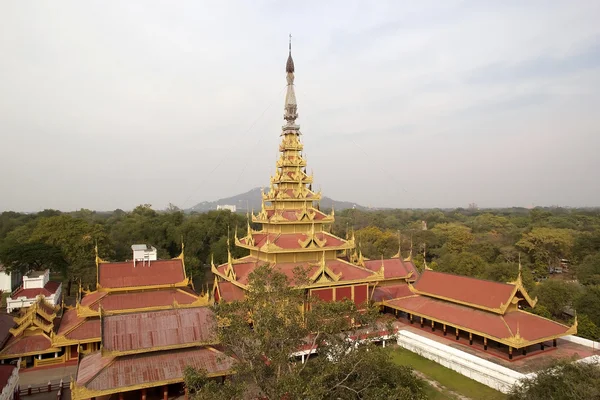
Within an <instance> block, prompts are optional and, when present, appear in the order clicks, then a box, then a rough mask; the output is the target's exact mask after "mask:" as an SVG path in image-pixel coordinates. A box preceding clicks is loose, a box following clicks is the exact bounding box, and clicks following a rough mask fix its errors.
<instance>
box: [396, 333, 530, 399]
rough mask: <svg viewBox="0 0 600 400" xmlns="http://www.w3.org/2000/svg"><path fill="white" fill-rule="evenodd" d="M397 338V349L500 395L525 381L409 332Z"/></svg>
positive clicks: (480, 359) (493, 365) (499, 368)
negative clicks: (401, 348) (518, 382)
mask: <svg viewBox="0 0 600 400" xmlns="http://www.w3.org/2000/svg"><path fill="white" fill-rule="evenodd" d="M397 337H398V345H399V346H400V347H403V348H405V349H407V350H410V351H412V352H413V353H417V354H419V355H421V356H423V357H425V358H427V359H429V360H432V361H435V362H437V363H438V364H441V365H443V366H444V367H446V368H449V369H451V370H453V371H456V372H458V373H459V374H461V375H464V376H466V377H468V378H471V379H473V380H475V381H477V382H480V383H482V384H484V385H486V386H489V387H491V388H493V389H496V390H499V391H500V392H503V393H508V392H509V391H510V389H511V387H512V386H513V385H514V384H515V383H516V382H517V381H519V380H520V379H523V378H526V377H529V375H525V374H522V373H520V372H517V371H514V370H512V369H509V368H506V367H503V366H501V365H497V364H494V363H492V362H490V361H487V360H484V359H483V358H480V357H476V356H473V355H471V354H469V353H466V352H464V351H461V350H458V349H455V348H452V347H450V346H447V345H445V344H441V343H438V342H436V341H434V340H431V339H428V338H425V337H422V336H419V335H417V334H415V333H412V332H409V331H405V330H401V331H399V332H398V336H397Z"/></svg>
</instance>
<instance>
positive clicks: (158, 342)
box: [102, 307, 215, 351]
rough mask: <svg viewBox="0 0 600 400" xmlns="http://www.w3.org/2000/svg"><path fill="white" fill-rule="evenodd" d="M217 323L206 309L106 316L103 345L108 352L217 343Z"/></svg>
mask: <svg viewBox="0 0 600 400" xmlns="http://www.w3.org/2000/svg"><path fill="white" fill-rule="evenodd" d="M214 335H215V320H214V314H213V312H212V311H211V310H210V309H209V308H207V307H194V308H180V309H172V310H162V311H149V312H141V313H135V314H121V315H111V316H106V317H104V318H103V319H102V346H103V347H104V349H106V350H108V351H136V350H142V349H150V348H160V347H164V346H175V345H188V344H191V343H196V342H197V343H210V342H214V341H215V337H214Z"/></svg>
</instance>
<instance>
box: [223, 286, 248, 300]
mask: <svg viewBox="0 0 600 400" xmlns="http://www.w3.org/2000/svg"><path fill="white" fill-rule="evenodd" d="M218 285H219V293H220V294H221V299H222V300H224V301H238V300H244V297H245V295H244V290H243V289H241V288H240V287H238V286H236V285H234V284H233V283H231V282H219V283H218Z"/></svg>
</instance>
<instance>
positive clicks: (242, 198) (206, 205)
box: [186, 188, 367, 212]
mask: <svg viewBox="0 0 600 400" xmlns="http://www.w3.org/2000/svg"><path fill="white" fill-rule="evenodd" d="M246 204H247V205H248V208H249V209H250V210H252V209H254V210H260V207H261V199H260V188H254V189H252V190H250V191H248V192H246V193H241V194H238V195H236V196H231V197H226V198H224V199H219V200H216V201H203V202H201V203H198V204H196V205H195V206H193V207H191V208H189V209H187V210H186V211H187V212H193V211H195V212H206V211H211V210H216V209H217V206H224V205H232V206H236V208H237V211H238V212H246ZM332 204H333V206H334V207H335V209H336V211H337V210H345V209H347V208H357V209H359V210H366V209H367V207H364V206H361V205H359V204H355V203H352V202H350V201H337V200H333V199H331V198H329V197H323V199H322V200H321V207H322V208H331V205H332Z"/></svg>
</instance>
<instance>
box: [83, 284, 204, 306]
mask: <svg viewBox="0 0 600 400" xmlns="http://www.w3.org/2000/svg"><path fill="white" fill-rule="evenodd" d="M105 293H106V292H105ZM84 300H85V297H84ZM196 300H198V296H197V295H195V294H193V293H191V292H188V291H185V290H180V289H164V290H151V291H145V292H132V293H114V292H113V293H110V294H109V295H107V296H102V297H101V298H99V299H96V301H95V302H87V303H86V304H88V305H89V306H90V308H91V309H92V310H98V307H99V305H102V309H104V310H105V311H116V310H130V309H134V308H145V307H161V306H170V305H173V302H175V301H176V302H177V303H178V304H190V303H193V302H194V301H196ZM82 304H83V301H82Z"/></svg>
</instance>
